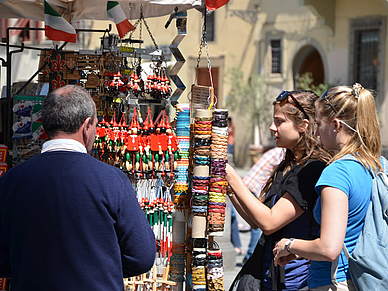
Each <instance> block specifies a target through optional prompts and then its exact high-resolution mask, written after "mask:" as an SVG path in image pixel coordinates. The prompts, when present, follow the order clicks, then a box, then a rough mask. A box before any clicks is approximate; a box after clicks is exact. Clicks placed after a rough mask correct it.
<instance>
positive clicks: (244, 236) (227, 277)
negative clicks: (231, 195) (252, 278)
mask: <svg viewBox="0 0 388 291" xmlns="http://www.w3.org/2000/svg"><path fill="white" fill-rule="evenodd" d="M236 171H237V173H238V174H239V175H240V177H244V175H245V174H246V173H247V172H248V170H246V169H239V168H236ZM237 221H238V222H239V223H241V224H243V225H245V226H246V227H248V226H249V225H248V224H247V223H246V222H245V221H244V220H243V219H242V218H241V217H240V216H239V215H238V213H237ZM239 234H240V240H241V244H242V248H241V249H242V250H243V252H244V253H246V252H247V250H248V245H249V240H250V239H251V232H250V231H247V232H241V231H240V233H239ZM243 259H244V255H240V256H236V266H235V268H234V270H232V271H225V272H224V289H225V290H229V287H230V285H231V284H232V283H233V280H234V278H235V277H236V275H237V274H238V272H239V271H240V269H241V267H242V262H243Z"/></svg>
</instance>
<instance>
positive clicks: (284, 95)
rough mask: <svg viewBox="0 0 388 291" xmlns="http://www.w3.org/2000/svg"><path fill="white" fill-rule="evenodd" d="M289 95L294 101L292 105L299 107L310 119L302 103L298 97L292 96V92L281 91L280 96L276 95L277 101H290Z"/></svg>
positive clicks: (306, 117)
mask: <svg viewBox="0 0 388 291" xmlns="http://www.w3.org/2000/svg"><path fill="white" fill-rule="evenodd" d="M288 96H290V97H291V99H292V101H293V102H290V103H291V104H292V105H294V106H295V107H296V108H298V109H299V110H300V111H301V112H302V113H303V114H304V118H305V119H307V120H308V119H309V116H308V115H307V113H306V111H304V109H303V107H302V105H300V103H299V102H298V100H296V98H295V97H294V96H292V94H291V93H290V92H289V91H283V92H282V93H280V94H279V96H278V97H276V101H278V102H280V103H283V102H284V103H285V102H287V101H288Z"/></svg>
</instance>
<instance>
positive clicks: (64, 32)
mask: <svg viewBox="0 0 388 291" xmlns="http://www.w3.org/2000/svg"><path fill="white" fill-rule="evenodd" d="M44 31H45V35H46V36H47V38H48V39H51V40H54V41H67V42H73V43H76V42H77V33H76V31H75V29H74V27H73V26H72V25H71V24H70V23H69V22H67V21H66V19H64V18H63V17H62V16H61V15H59V13H58V12H57V11H55V9H54V8H52V7H51V6H50V4H48V3H47V1H44Z"/></svg>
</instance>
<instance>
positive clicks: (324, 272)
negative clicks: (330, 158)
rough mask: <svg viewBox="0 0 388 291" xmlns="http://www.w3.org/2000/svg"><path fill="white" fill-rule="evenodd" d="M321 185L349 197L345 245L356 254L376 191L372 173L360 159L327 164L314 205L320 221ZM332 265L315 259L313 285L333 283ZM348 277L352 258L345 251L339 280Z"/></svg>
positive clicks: (317, 189)
mask: <svg viewBox="0 0 388 291" xmlns="http://www.w3.org/2000/svg"><path fill="white" fill-rule="evenodd" d="M321 186H330V187H333V188H337V189H339V190H342V191H343V192H344V193H345V194H346V195H347V196H348V203H349V213H348V223H347V227H346V235H345V245H346V248H347V249H348V250H349V253H352V251H353V249H354V248H355V246H356V242H357V240H358V237H359V235H360V233H361V231H362V228H363V226H364V220H365V215H366V212H367V209H368V206H369V202H370V198H371V193H372V176H371V175H370V174H369V172H368V170H367V169H365V168H364V167H363V166H362V165H361V164H360V163H358V162H356V161H349V160H338V161H335V162H334V163H332V164H330V165H329V166H327V167H326V168H325V169H324V170H323V172H322V175H321V177H320V178H319V180H318V182H317V184H316V186H315V190H316V191H317V193H318V195H319V198H318V200H317V204H316V205H315V208H314V218H315V220H316V221H317V222H318V223H319V224H320V223H321ZM333 235H335V234H333ZM331 264H332V263H331V262H327V261H311V266H310V270H309V279H308V286H309V288H314V287H319V286H326V285H330V284H332V282H331ZM347 278H350V274H349V272H348V261H347V259H346V257H345V254H344V252H341V254H340V257H339V261H338V271H337V281H338V282H341V281H345V280H346V279H347Z"/></svg>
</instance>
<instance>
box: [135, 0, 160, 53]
mask: <svg viewBox="0 0 388 291" xmlns="http://www.w3.org/2000/svg"><path fill="white" fill-rule="evenodd" d="M139 23H140V29H139V39H142V24H143V23H144V25H145V27H146V29H147V31H148V34H149V36H150V38H151V40H152V43H153V44H154V46H155V48H156V49H157V50H158V49H159V46H158V44H157V43H156V41H155V38H154V36H153V35H152V33H151V29H150V28H149V26H148V23H147V21H146V20H145V18H144V15H143V5H141V6H140V17H139V19H138V20H137V21H136V22H135V24H134V25H133V26H134V27H137V25H138V24H139ZM135 31H136V29H134V30H132V31H131V33H130V35H129V38H130V39H131V38H132V35H133V33H134V32H135ZM139 47H140V48H141V43H140V44H139Z"/></svg>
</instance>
